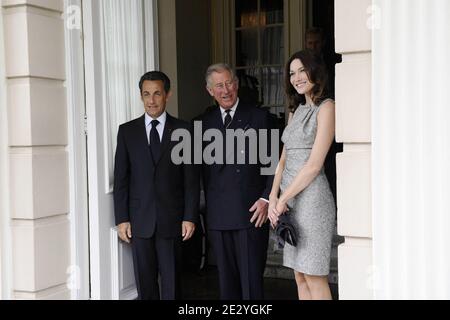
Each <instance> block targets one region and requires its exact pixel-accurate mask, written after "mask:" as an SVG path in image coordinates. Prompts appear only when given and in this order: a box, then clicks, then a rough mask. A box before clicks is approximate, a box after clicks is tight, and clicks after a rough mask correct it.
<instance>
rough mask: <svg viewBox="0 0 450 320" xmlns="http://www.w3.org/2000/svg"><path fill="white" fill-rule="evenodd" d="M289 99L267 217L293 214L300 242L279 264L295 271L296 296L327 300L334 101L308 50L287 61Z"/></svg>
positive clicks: (322, 67)
mask: <svg viewBox="0 0 450 320" xmlns="http://www.w3.org/2000/svg"><path fill="white" fill-rule="evenodd" d="M285 77H286V93H287V97H288V99H289V102H290V110H291V112H290V115H289V122H288V125H287V127H286V129H285V131H284V133H283V136H282V141H283V143H284V149H283V153H282V155H281V158H280V162H279V165H278V168H277V171H276V174H275V179H274V182H273V186H272V192H271V194H270V204H269V219H270V221H271V223H272V226H273V227H274V226H276V224H277V222H278V217H279V216H280V215H281V214H289V215H291V221H292V223H293V225H294V227H295V229H296V230H297V233H298V243H297V246H296V247H293V246H291V245H289V244H287V243H286V245H285V248H284V255H283V265H285V266H287V267H289V268H292V269H293V270H294V273H295V280H296V283H297V289H298V295H299V299H302V300H303V299H331V293H330V287H329V285H328V277H327V276H328V273H329V269H330V254H331V242H332V236H333V230H334V224H335V215H336V208H335V204H334V199H333V195H332V193H331V190H330V186H329V184H328V181H327V178H326V176H325V173H324V169H323V164H324V161H325V158H326V155H327V153H328V150H329V149H330V146H331V144H332V142H333V140H334V126H335V124H334V119H335V116H334V101H333V100H331V99H325V92H326V88H325V87H326V83H327V74H326V69H325V65H324V64H323V62H322V60H321V59H320V57H318V56H316V55H315V54H314V53H312V52H311V51H306V50H304V51H300V52H297V53H295V54H294V55H293V56H292V57H291V58H290V59H289V61H288V63H287V65H286V76H285Z"/></svg>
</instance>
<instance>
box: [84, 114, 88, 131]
mask: <svg viewBox="0 0 450 320" xmlns="http://www.w3.org/2000/svg"><path fill="white" fill-rule="evenodd" d="M84 135H85V136H87V135H88V124H87V114H85V115H84Z"/></svg>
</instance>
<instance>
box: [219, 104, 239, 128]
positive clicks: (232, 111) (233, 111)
mask: <svg viewBox="0 0 450 320" xmlns="http://www.w3.org/2000/svg"><path fill="white" fill-rule="evenodd" d="M238 104H239V98H238V99H237V100H236V103H235V104H234V106H233V107H232V108H231V109H224V108H222V106H220V113H221V114H222V122H223V123H224V124H225V117H226V116H227V110H231V111H230V116H231V119H234V114H235V113H236V109H237V106H238ZM231 121H232V122H233V120H231Z"/></svg>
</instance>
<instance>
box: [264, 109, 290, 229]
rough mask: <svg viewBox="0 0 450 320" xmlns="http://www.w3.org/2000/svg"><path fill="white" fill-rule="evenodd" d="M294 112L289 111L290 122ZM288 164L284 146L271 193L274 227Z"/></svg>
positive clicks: (270, 208)
mask: <svg viewBox="0 0 450 320" xmlns="http://www.w3.org/2000/svg"><path fill="white" fill-rule="evenodd" d="M292 117H293V114H292V112H290V113H289V119H288V124H289V123H291V120H292ZM285 164H286V148H285V147H283V151H282V153H281V157H280V161H279V162H278V166H277V169H276V171H275V177H274V178H273V183H272V190H271V192H270V195H269V211H268V215H269V220H270V222H271V223H272V227H274V226H275V225H276V223H277V220H278V216H277V215H276V213H275V207H276V205H277V202H278V194H279V192H280V184H281V178H282V175H283V171H284V166H285Z"/></svg>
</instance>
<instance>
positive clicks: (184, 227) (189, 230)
mask: <svg viewBox="0 0 450 320" xmlns="http://www.w3.org/2000/svg"><path fill="white" fill-rule="evenodd" d="M194 231H195V224H194V223H193V222H190V221H183V223H182V224H181V236H182V237H183V241H186V240H189V239H190V238H191V237H192V235H193V234H194Z"/></svg>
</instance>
